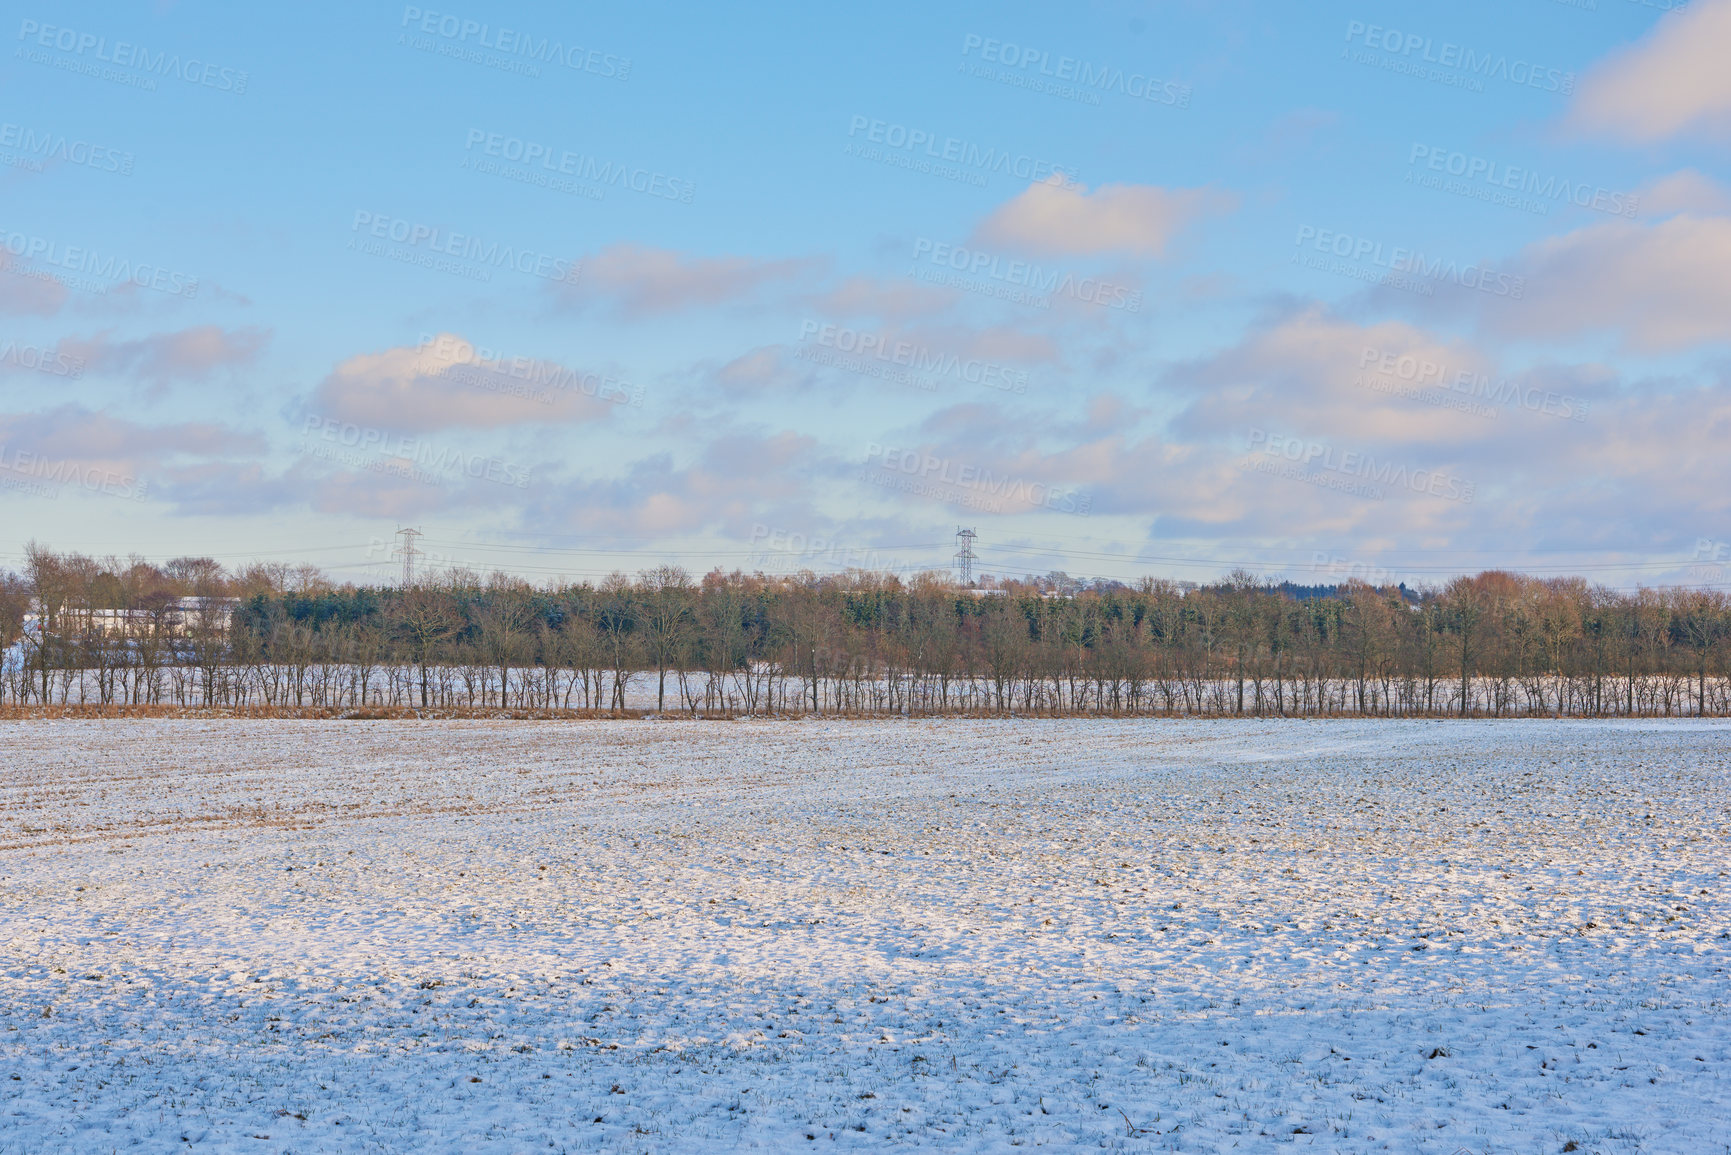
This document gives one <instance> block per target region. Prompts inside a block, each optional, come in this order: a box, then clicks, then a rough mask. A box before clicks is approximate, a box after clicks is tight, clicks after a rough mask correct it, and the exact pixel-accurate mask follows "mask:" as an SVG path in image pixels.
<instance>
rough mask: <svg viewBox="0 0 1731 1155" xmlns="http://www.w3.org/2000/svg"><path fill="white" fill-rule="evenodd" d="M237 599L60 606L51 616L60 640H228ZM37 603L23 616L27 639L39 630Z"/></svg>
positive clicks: (196, 599) (40, 623)
mask: <svg viewBox="0 0 1731 1155" xmlns="http://www.w3.org/2000/svg"><path fill="white" fill-rule="evenodd" d="M239 608H240V599H239V598H210V597H185V598H171V599H169V600H168V601H165V602H163V603H161V605H160V606H158V607H155V608H150V609H113V608H109V607H102V606H61V607H60V609H59V610H58V611H57V612H56V613H55V614H54V615H53V617H54V619H55V622H54V625H53V629H54V632H55V633H57V634H59V635H60V636H61V637H77V636H79V635H82V634H87V633H97V634H101V635H103V636H104V637H126V638H145V637H150V636H151V635H153V634H154V635H155V636H157V637H162V638H190V637H193V636H195V635H197V634H200V633H206V632H209V633H215V634H217V635H219V636H222V637H227V636H228V628H229V624H230V623H231V622H232V621H233V620H234V612H235V610H237V609H239ZM43 616H44V615H43V613H42V606H41V603H39V602H37V601H36V600H34V599H32V600H31V603H30V609H29V611H28V612H27V613H26V614H25V615H24V630H25V632H26V633H28V634H31V635H36V634H39V633H40V632H41V630H42V621H43Z"/></svg>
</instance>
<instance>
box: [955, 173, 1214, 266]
mask: <svg viewBox="0 0 1731 1155" xmlns="http://www.w3.org/2000/svg"><path fill="white" fill-rule="evenodd" d="M1235 204H1236V198H1235V197H1233V196H1232V195H1231V194H1230V193H1226V192H1223V191H1221V190H1218V189H1212V188H1194V189H1165V188H1159V187H1157V186H1155V185H1131V184H1109V185H1102V186H1100V187H1099V188H1098V189H1096V190H1094V191H1093V192H1089V191H1088V190H1087V188H1086V187H1085V186H1082V185H1078V184H1075V183H1072V182H1067V181H1065V180H1063V179H1062V178H1054V179H1053V180H1050V181H1046V182H1043V183H1040V184H1035V185H1030V186H1029V187H1028V188H1027V189H1026V190H1025V191H1023V192H1022V193H1020V194H1018V195H1017V196H1016V197H1015V198H1014V199H1012V200H1010V201H1009V202H1007V203H1005V204H1003V205H1001V206H999V208H998V209H997V210H996V211H995V212H993V213H992V215H991V216H989V217H987V218H986V220H985V221H984V222H982V223H981V225H980V227H979V230H978V234H977V237H978V240H979V241H980V243H983V244H989V245H1005V246H1008V247H1012V248H1017V249H1023V250H1027V251H1029V252H1035V253H1043V254H1054V255H1056V254H1067V255H1072V256H1103V255H1117V256H1132V257H1158V256H1161V255H1163V254H1164V253H1165V251H1166V248H1167V245H1168V244H1170V243H1171V241H1172V239H1173V237H1174V236H1175V235H1176V234H1177V233H1178V232H1179V231H1180V230H1181V229H1183V228H1185V227H1186V226H1188V225H1190V224H1191V223H1193V222H1194V221H1195V220H1197V219H1198V218H1199V217H1202V216H1204V215H1206V214H1208V213H1212V212H1223V211H1226V210H1228V209H1230V208H1232V207H1233V206H1234V205H1235Z"/></svg>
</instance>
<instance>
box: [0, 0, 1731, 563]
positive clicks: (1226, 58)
mask: <svg viewBox="0 0 1731 1155" xmlns="http://www.w3.org/2000/svg"><path fill="white" fill-rule="evenodd" d="M5 34H6V36H7V38H8V40H9V42H10V45H11V49H12V51H11V52H9V53H7V55H6V58H5V63H4V65H3V69H4V71H3V77H4V80H3V84H4V89H3V91H4V94H5V100H4V110H3V111H0V188H3V189H4V197H3V199H0V203H3V204H4V205H5V212H4V219H0V234H3V237H0V239H3V240H4V245H5V251H4V260H5V266H4V268H0V446H3V448H0V525H4V527H5V528H6V530H7V533H6V534H5V535H4V540H0V562H4V561H14V562H15V561H16V558H17V557H18V554H19V552H20V551H21V549H22V546H23V544H24V542H25V541H27V540H30V539H36V540H38V541H42V542H44V543H47V544H50V545H53V546H55V547H56V548H62V549H80V550H84V551H87V552H95V553H99V554H109V553H114V554H120V555H125V554H127V553H131V552H137V553H141V554H144V555H146V556H148V557H151V558H156V559H160V558H166V557H170V556H175V555H180V554H186V553H204V554H211V555H214V556H217V557H219V558H220V559H222V560H223V561H224V562H225V563H228V564H239V563H243V562H245V561H247V560H252V559H255V558H256V559H268V560H279V559H289V558H292V559H294V560H310V561H314V562H317V563H319V564H321V565H322V566H324V567H325V568H326V569H327V570H329V572H330V573H331V574H332V575H333V576H335V577H338V578H345V579H350V580H357V581H361V580H376V579H378V578H380V577H382V576H384V575H386V574H388V573H389V572H391V571H392V568H393V567H392V555H391V547H390V542H391V539H392V535H393V533H394V531H395V530H396V529H398V528H400V527H403V526H417V527H420V528H421V529H423V530H424V533H425V536H424V538H423V539H422V542H423V548H424V549H425V550H426V551H427V552H428V554H429V556H430V558H431V560H432V561H433V563H435V564H462V565H468V566H471V567H474V568H477V569H481V570H487V569H491V568H494V567H502V568H507V569H512V570H515V571H517V572H520V573H523V574H525V575H527V576H530V577H534V578H550V577H554V576H557V575H565V576H570V577H585V576H590V577H593V576H599V575H601V574H604V573H606V572H608V571H609V570H612V569H614V568H622V569H626V570H632V569H636V568H639V567H641V566H643V565H645V564H648V563H649V562H651V561H655V560H662V559H670V560H675V561H679V562H681V563H683V564H685V565H687V566H688V567H689V568H691V569H693V570H704V569H708V568H710V567H711V566H713V565H722V566H725V567H727V568H733V567H735V566H740V567H744V568H748V569H750V568H762V569H765V570H775V571H787V570H794V569H799V568H807V567H808V568H811V569H814V570H817V571H826V570H834V569H838V568H842V567H844V566H848V565H866V566H873V567H879V568H897V569H903V570H916V569H921V568H927V567H942V566H945V565H947V563H948V559H949V556H950V554H951V553H952V552H953V549H954V544H953V540H952V535H953V534H954V532H955V529H956V528H957V526H959V525H964V524H965V525H972V526H974V527H975V528H976V529H977V530H978V532H979V535H980V538H979V543H980V544H979V549H980V553H981V555H982V558H983V559H984V568H985V569H987V570H988V571H991V572H996V573H1015V574H1019V573H1025V572H1044V571H1046V570H1049V569H1064V570H1067V571H1069V572H1071V573H1072V574H1080V575H1090V576H1107V577H1118V578H1132V577H1136V576H1141V575H1143V574H1151V575H1155V576H1166V577H1174V578H1180V579H1192V580H1200V579H1205V578H1207V577H1209V576H1212V575H1214V574H1218V573H1220V572H1223V571H1225V570H1227V569H1230V568H1232V567H1234V566H1243V567H1246V568H1250V569H1252V570H1255V571H1258V572H1262V573H1267V574H1270V575H1276V574H1280V575H1285V576H1287V577H1290V578H1292V579H1293V580H1297V581H1332V580H1339V579H1341V578H1344V577H1348V576H1362V577H1370V578H1373V579H1377V580H1388V579H1394V580H1407V581H1409V582H1417V581H1435V580H1440V579H1441V578H1443V577H1446V576H1448V575H1449V574H1452V573H1457V572H1463V571H1476V570H1478V569H1481V568H1488V567H1492V566H1509V567H1518V568H1523V569H1528V570H1531V571H1533V572H1540V573H1563V572H1568V573H1583V574H1586V575H1587V576H1589V577H1592V578H1594V579H1596V580H1600V581H1604V582H1606V583H1607V584H1611V585H1616V586H1620V587H1628V586H1633V585H1635V584H1638V583H1642V582H1648V583H1662V582H1690V583H1693V584H1714V585H1731V577H1727V573H1728V572H1731V548H1728V547H1727V546H1726V545H1725V543H1726V542H1727V541H1728V540H1731V521H1728V519H1727V504H1728V503H1727V497H1726V494H1727V493H1728V492H1731V486H1728V485H1727V481H1728V480H1731V477H1728V476H1727V474H1728V473H1731V470H1728V468H1727V466H1726V460H1727V454H1726V449H1727V447H1728V445H1731V394H1728V392H1727V385H1726V378H1725V374H1726V366H1727V359H1726V353H1727V349H1726V344H1727V339H1728V338H1731V307H1728V306H1731V196H1728V195H1727V193H1726V191H1725V188H1724V184H1723V182H1724V181H1726V180H1727V179H1728V174H1727V172H1726V171H1725V169H1726V164H1725V162H1724V157H1725V155H1726V152H1725V147H1724V146H1725V143H1726V128H1727V125H1728V124H1731V115H1728V114H1731V81H1728V80H1727V79H1725V77H1724V76H1723V75H1722V74H1723V73H1724V72H1725V70H1724V69H1723V68H1722V66H1721V65H1720V63H1719V62H1720V61H1722V60H1723V59H1724V58H1725V55H1726V53H1727V52H1728V51H1731V7H1727V5H1726V4H1723V3H1703V4H1694V5H1690V6H1689V7H1687V8H1682V9H1679V10H1676V11H1671V10H1668V9H1667V8H1666V7H1665V6H1664V5H1662V4H1660V3H1654V4H1642V3H1635V2H1633V0H1597V2H1596V3H1592V2H1590V0H1582V3H1580V4H1565V3H1558V2H1554V0H1516V2H1514V3H1505V4H1501V5H1494V6H1493V5H1489V4H1477V5H1457V6H1450V7H1448V8H1446V9H1438V8H1436V7H1435V6H1431V5H1420V4H1350V3H1349V4H1314V5H1304V6H1289V5H1272V4H1261V5H1256V4H1234V3H1228V4H1203V3H1189V4H1110V3H1083V4H1076V5H1069V6H1052V5H1020V4H1000V5H989V6H988V5H968V4H955V5H944V6H932V5H919V6H915V5H897V4H890V5H871V6H865V5H855V6H810V5H780V6H773V5H760V6H755V7H754V10H753V11H751V12H749V13H740V12H734V11H727V10H718V9H717V8H716V7H715V6H709V5H701V6H700V5H685V4H648V5H631V6H623V5H621V6H600V5H592V6H579V7H568V6H562V5H535V4H512V5H486V6H483V5H474V6H470V7H467V8H463V7H456V8H452V7H435V6H432V5H419V6H416V5H408V6H404V5H316V4H314V5H299V6H267V7H262V8H260V7H251V6H249V7H244V8H243V7H235V6H218V5H192V4H171V3H164V4H158V5H154V6H149V5H79V6H70V5H54V4H41V5H37V6H34V7H32V6H30V5H25V6H23V7H15V8H14V10H13V15H12V16H11V17H10V24H9V26H8V28H7V30H6V33H5Z"/></svg>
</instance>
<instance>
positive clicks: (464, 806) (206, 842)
mask: <svg viewBox="0 0 1731 1155" xmlns="http://www.w3.org/2000/svg"><path fill="white" fill-rule="evenodd" d="M0 741H3V746H0V748H3V749H4V750H5V751H6V753H5V765H6V774H5V775H4V776H3V778H0V1027H3V1029H0V1152H15V1151H16V1152H25V1151H29V1152H39V1151H80V1152H82V1151H109V1150H111V1149H119V1150H125V1149H128V1148H130V1147H142V1148H146V1149H155V1150H163V1149H167V1148H169V1147H175V1148H190V1149H193V1150H225V1151H226V1150H233V1151H259V1152H266V1151H269V1152H277V1151H284V1152H288V1151H293V1152H312V1151H381V1150H388V1151H411V1150H412V1151H451V1152H457V1151H474V1150H500V1151H514V1152H516V1151H533V1150H543V1151H588V1150H607V1151H632V1150H645V1151H693V1150H734V1149H753V1148H757V1149H772V1150H814V1149H820V1148H821V1149H832V1148H836V1147H842V1148H847V1149H852V1150H868V1149H878V1148H882V1147H886V1146H896V1145H900V1146H929V1147H939V1148H942V1149H944V1150H960V1151H1000V1150H1008V1149H1010V1148H1012V1147H1021V1146H1040V1145H1051V1146H1058V1147H1077V1146H1088V1147H1103V1148H1108V1149H1123V1150H1147V1151H1165V1150H1178V1151H1228V1150H1234V1149H1237V1150H1254V1149H1266V1148H1268V1147H1272V1146H1275V1145H1282V1146H1285V1145H1291V1146H1292V1147H1294V1148H1301V1149H1305V1150H1319V1151H1382V1150H1387V1151H1402V1152H1405V1151H1434V1152H1440V1153H1443V1155H1449V1153H1452V1152H1456V1151H1460V1150H1467V1151H1498V1152H1503V1151H1543V1152H1551V1151H1561V1150H1563V1149H1564V1148H1565V1147H1566V1145H1567V1144H1569V1143H1574V1144H1575V1146H1574V1148H1572V1149H1573V1150H1579V1151H1605V1152H1622V1151H1667V1152H1669V1151H1714V1152H1723V1151H1725V1150H1726V1148H1727V1146H1728V1145H1731V1075H1728V1067H1727V1064H1728V1063H1731V1030H1728V1029H1727V1027H1728V1025H1731V1024H1728V1023H1727V1017H1728V1004H1727V998H1728V994H1731V984H1728V982H1727V970H1726V967H1727V965H1728V963H1727V958H1728V954H1727V948H1728V947H1731V918H1728V906H1727V902H1726V880H1727V872H1728V871H1731V855H1728V854H1727V852H1726V836H1725V833H1724V820H1725V814H1726V808H1727V801H1728V791H1727V770H1728V768H1731V725H1727V724H1725V723H1714V722H1694V721H1690V722H1681V721H1673V722H1614V723H1612V722H1605V723H1593V722H1540V721H1527V722H1488V721H1486V722H1399V721H1383V722H1374V721H1335V722H1274V721H1255V722H1251V721H1244V722H1227V721H1194V722H1176V721H1148V720H1139V721H1125V722H1121V723H1120V722H1112V721H1103V720H1087V721H1051V720H1043V721H1041V720H1023V721H1008V720H997V721H963V720H945V721H932V722H919V721H916V722H889V721H876V722H818V721H809V720H808V721H804V722H788V721H747V722H735V723H719V722H717V723H700V722H641V721H636V722H576V723H566V722H517V723H510V722H417V723H390V722H361V721H347V722H262V721H260V722H255V721H236V720H223V721H164V720H157V721H108V722H100V723H93V722H46V721H37V722H23V723H11V724H0Z"/></svg>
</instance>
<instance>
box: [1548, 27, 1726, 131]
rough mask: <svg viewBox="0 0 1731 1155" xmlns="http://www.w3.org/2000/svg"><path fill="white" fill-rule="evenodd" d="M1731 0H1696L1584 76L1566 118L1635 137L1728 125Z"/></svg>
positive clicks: (1593, 128)
mask: <svg viewBox="0 0 1731 1155" xmlns="http://www.w3.org/2000/svg"><path fill="white" fill-rule="evenodd" d="M1728 59H1731V0H1696V2H1695V3H1691V4H1690V5H1689V6H1688V8H1687V9H1685V10H1683V11H1680V12H1676V13H1673V14H1671V15H1668V16H1666V17H1664V18H1663V19H1661V20H1660V21H1659V24H1658V26H1657V27H1655V28H1654V29H1653V31H1652V32H1651V33H1649V34H1648V35H1647V37H1646V38H1645V39H1643V40H1641V41H1639V42H1637V43H1636V44H1634V45H1631V46H1630V47H1628V48H1626V49H1623V50H1622V51H1620V52H1618V53H1616V54H1614V55H1612V56H1611V57H1609V58H1608V59H1606V60H1604V61H1602V62H1601V63H1600V64H1599V65H1597V66H1596V67H1595V68H1594V69H1593V70H1592V71H1591V72H1589V73H1588V74H1587V75H1586V76H1585V77H1584V78H1582V81H1581V88H1580V93H1579V95H1577V96H1576V98H1575V105H1574V108H1573V110H1572V114H1571V120H1572V121H1573V123H1574V125H1575V126H1576V127H1577V128H1579V129H1582V130H1585V131H1588V132H1596V133H1604V134H1606V135H1609V136H1612V137H1615V138H1617V139H1620V140H1626V141H1631V142H1634V143H1651V142H1654V141H1661V140H1668V139H1670V138H1672V137H1676V136H1680V135H1684V134H1701V135H1712V136H1723V135H1725V134H1726V133H1727V131H1728V130H1731V67H1727V64H1726V61H1727V60H1728Z"/></svg>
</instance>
